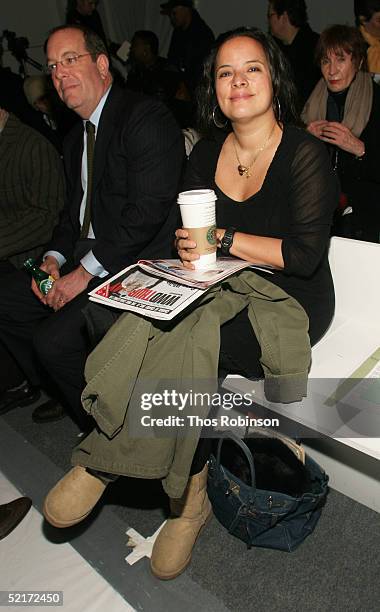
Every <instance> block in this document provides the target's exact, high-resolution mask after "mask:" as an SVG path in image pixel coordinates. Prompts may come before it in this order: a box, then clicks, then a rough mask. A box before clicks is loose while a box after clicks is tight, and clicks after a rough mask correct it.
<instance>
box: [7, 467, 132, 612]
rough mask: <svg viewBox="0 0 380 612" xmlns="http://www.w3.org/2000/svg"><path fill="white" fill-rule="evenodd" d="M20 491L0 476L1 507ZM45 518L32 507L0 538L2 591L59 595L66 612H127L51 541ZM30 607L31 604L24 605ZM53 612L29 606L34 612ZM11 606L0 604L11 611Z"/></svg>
mask: <svg viewBox="0 0 380 612" xmlns="http://www.w3.org/2000/svg"><path fill="white" fill-rule="evenodd" d="M20 496H21V493H20V492H19V491H18V490H17V489H16V488H15V487H14V486H13V485H12V483H10V482H9V481H8V480H7V479H6V478H5V477H4V475H3V474H2V473H1V472H0V504H4V503H8V502H10V501H12V500H13V499H16V498H17V497H20ZM42 524H43V518H42V516H41V514H40V513H39V512H38V511H37V510H36V509H35V508H34V507H32V508H31V509H30V510H29V512H28V514H27V515H26V517H25V518H24V519H23V521H22V522H21V523H20V524H19V525H18V527H16V529H15V530H14V531H13V532H12V533H10V534H9V535H8V536H7V537H6V538H4V539H3V540H0V568H1V569H0V590H1V591H28V592H34V591H49V592H51V591H63V606H60V607H58V609H59V610H63V611H65V612H66V611H67V612H104V611H105V610H108V611H110V612H119V611H120V612H125V611H132V610H134V608H132V607H131V606H130V605H129V604H128V603H127V602H126V601H125V600H124V599H123V598H122V597H121V596H120V595H119V594H118V593H117V592H116V591H115V590H114V589H113V588H112V587H111V586H110V585H109V584H108V583H107V582H106V581H105V580H104V579H103V578H102V577H101V576H100V575H99V574H98V573H97V572H96V571H95V570H94V569H93V568H92V567H91V566H90V565H89V564H88V563H87V562H86V561H85V559H83V557H81V556H80V555H79V554H78V553H77V552H76V551H75V550H74V548H72V546H70V544H68V543H63V544H54V543H52V542H49V541H48V540H47V539H46V537H45V536H44V533H43V530H42ZM27 607H29V606H27ZM47 608H48V609H52V608H51V607H50V606H47V605H45V606H38V605H33V610H36V611H37V610H46V609H47ZM14 609H15V607H14V606H3V605H2V606H1V610H9V611H10V612H12V610H14Z"/></svg>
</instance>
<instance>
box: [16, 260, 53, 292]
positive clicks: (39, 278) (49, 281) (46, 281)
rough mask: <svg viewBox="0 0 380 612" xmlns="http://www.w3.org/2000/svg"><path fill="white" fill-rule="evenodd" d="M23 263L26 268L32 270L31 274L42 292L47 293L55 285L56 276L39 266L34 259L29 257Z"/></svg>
mask: <svg viewBox="0 0 380 612" xmlns="http://www.w3.org/2000/svg"><path fill="white" fill-rule="evenodd" d="M23 265H24V268H25V270H27V271H28V272H30V274H31V275H32V276H33V278H34V280H35V281H36V283H37V287H38V288H39V290H40V291H41V293H43V294H44V295H46V294H47V293H48V292H49V291H50V289H51V288H52V286H53V283H54V278H53V277H52V276H50V275H49V274H48V273H47V272H45V271H44V270H41V268H39V267H38V266H37V264H36V262H35V261H34V259H31V258H30V259H27V260H26V261H25V262H24V264H23Z"/></svg>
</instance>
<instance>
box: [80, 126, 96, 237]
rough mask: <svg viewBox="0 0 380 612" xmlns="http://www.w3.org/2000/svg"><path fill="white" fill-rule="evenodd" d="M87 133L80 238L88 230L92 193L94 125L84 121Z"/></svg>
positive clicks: (86, 234)
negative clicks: (85, 183)
mask: <svg viewBox="0 0 380 612" xmlns="http://www.w3.org/2000/svg"><path fill="white" fill-rule="evenodd" d="M86 134H87V196H86V208H85V211H84V217H83V225H82V230H81V233H80V235H81V238H87V236H88V230H89V229H90V223H91V193H92V173H93V164H94V149H95V126H94V125H93V124H92V123H91V121H86Z"/></svg>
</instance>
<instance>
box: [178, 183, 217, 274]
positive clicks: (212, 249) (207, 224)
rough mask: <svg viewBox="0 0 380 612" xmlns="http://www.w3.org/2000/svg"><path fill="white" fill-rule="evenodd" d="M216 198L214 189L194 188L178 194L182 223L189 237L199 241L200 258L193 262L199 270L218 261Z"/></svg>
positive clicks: (197, 250)
mask: <svg viewBox="0 0 380 612" xmlns="http://www.w3.org/2000/svg"><path fill="white" fill-rule="evenodd" d="M216 200H217V197H216V195H215V191H214V190H213V189H192V190H191V191H182V192H181V193H179V194H178V199H177V202H178V204H179V207H180V209H181V217H182V225H183V227H184V229H186V230H187V231H188V232H189V239H190V240H194V242H196V243H197V246H196V247H195V249H194V253H198V254H199V259H197V260H196V261H193V262H192V263H193V264H194V267H195V269H197V270H201V269H205V268H209V267H211V266H212V265H213V264H214V263H215V262H216V217H215V202H216Z"/></svg>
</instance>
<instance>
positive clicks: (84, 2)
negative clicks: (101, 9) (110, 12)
mask: <svg viewBox="0 0 380 612" xmlns="http://www.w3.org/2000/svg"><path fill="white" fill-rule="evenodd" d="M97 4H98V0H68V2H67V7H66V24H67V25H75V24H76V25H82V26H85V27H86V28H89V29H90V30H92V31H93V32H95V33H96V34H97V35H98V36H99V37H100V38H101V39H102V41H103V42H104V43H105V44H106V45H107V37H106V34H105V32H104V28H103V24H102V20H101V18H100V15H99V13H98V11H97V10H96V7H97Z"/></svg>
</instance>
